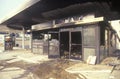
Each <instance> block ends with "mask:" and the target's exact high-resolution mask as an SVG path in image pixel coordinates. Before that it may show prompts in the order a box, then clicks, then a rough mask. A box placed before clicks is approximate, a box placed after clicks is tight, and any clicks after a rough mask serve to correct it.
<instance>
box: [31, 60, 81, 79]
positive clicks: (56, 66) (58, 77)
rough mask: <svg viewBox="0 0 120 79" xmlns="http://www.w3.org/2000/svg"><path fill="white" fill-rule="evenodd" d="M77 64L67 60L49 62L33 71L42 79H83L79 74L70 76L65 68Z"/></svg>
mask: <svg viewBox="0 0 120 79" xmlns="http://www.w3.org/2000/svg"><path fill="white" fill-rule="evenodd" d="M73 64H75V63H73V62H68V61H66V60H56V61H49V62H45V63H42V64H40V65H39V66H38V67H37V68H35V70H34V71H33V73H34V74H36V75H37V76H38V77H39V78H40V79H81V78H80V77H79V76H78V75H77V74H70V73H68V72H66V71H65V68H67V67H69V66H71V65H73Z"/></svg>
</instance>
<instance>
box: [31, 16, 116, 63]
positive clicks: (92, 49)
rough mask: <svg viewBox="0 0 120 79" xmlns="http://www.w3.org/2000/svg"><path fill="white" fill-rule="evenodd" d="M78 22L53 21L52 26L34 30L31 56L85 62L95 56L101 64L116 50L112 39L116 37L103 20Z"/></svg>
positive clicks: (94, 19) (68, 20) (93, 19)
mask: <svg viewBox="0 0 120 79" xmlns="http://www.w3.org/2000/svg"><path fill="white" fill-rule="evenodd" d="M79 18H80V17H78V19H76V18H74V17H70V18H67V19H62V20H54V21H53V22H51V23H49V24H50V25H48V24H47V25H44V24H39V25H37V27H38V26H39V29H38V28H37V30H35V26H33V27H34V28H33V32H32V35H33V41H32V52H33V53H34V52H37V53H38V54H48V56H49V57H50V58H67V59H75V60H83V61H85V62H87V59H88V57H89V56H95V57H96V63H100V61H102V60H103V59H104V58H105V57H107V56H109V54H110V52H111V50H110V49H111V48H113V46H112V45H111V39H110V38H111V34H112V35H114V33H113V32H112V29H111V27H110V26H109V23H107V22H105V21H104V18H103V17H97V18H95V17H94V18H92V19H90V20H85V19H83V20H81V19H79ZM42 26H43V28H41V27H42Z"/></svg>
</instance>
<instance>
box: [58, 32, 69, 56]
mask: <svg viewBox="0 0 120 79" xmlns="http://www.w3.org/2000/svg"><path fill="white" fill-rule="evenodd" d="M68 54H69V32H61V33H60V56H64V55H67V56H68Z"/></svg>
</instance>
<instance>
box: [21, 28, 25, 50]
mask: <svg viewBox="0 0 120 79" xmlns="http://www.w3.org/2000/svg"><path fill="white" fill-rule="evenodd" d="M22 30H23V32H22V48H23V49H25V29H24V27H23V28H22Z"/></svg>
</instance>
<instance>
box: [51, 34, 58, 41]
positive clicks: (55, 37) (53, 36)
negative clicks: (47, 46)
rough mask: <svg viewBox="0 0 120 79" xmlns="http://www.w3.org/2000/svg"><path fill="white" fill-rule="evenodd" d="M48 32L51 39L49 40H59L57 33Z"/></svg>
mask: <svg viewBox="0 0 120 79" xmlns="http://www.w3.org/2000/svg"><path fill="white" fill-rule="evenodd" d="M50 34H51V39H50V40H52V39H56V40H59V39H58V33H50Z"/></svg>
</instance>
